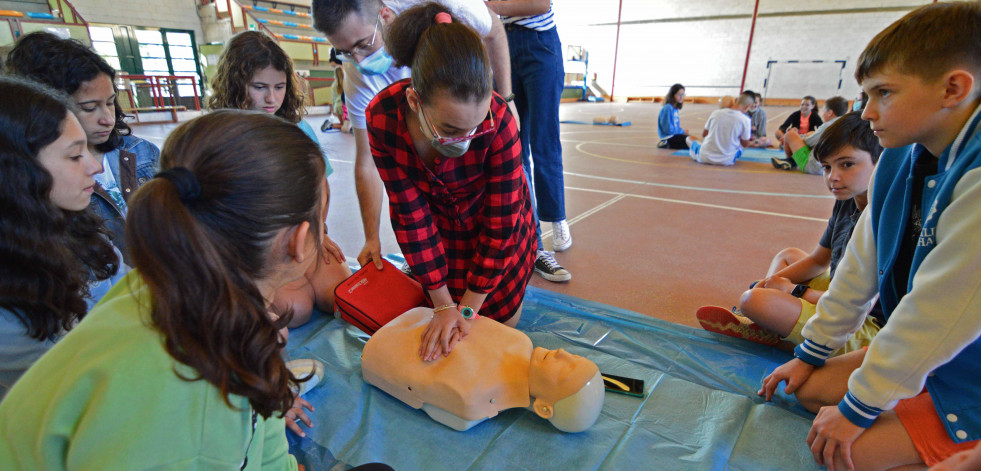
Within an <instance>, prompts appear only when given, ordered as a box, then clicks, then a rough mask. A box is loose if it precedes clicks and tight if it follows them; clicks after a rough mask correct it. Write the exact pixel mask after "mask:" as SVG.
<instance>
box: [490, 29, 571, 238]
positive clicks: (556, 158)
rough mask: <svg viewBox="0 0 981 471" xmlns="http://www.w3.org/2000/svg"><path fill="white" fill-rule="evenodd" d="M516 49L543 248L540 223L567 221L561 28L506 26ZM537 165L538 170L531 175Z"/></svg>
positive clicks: (515, 73)
mask: <svg viewBox="0 0 981 471" xmlns="http://www.w3.org/2000/svg"><path fill="white" fill-rule="evenodd" d="M505 27H506V29H507V35H508V46H509V47H510V49H511V87H512V89H513V91H514V104H515V107H516V108H517V109H518V117H519V118H520V119H521V158H522V161H523V163H524V167H525V177H527V178H528V186H529V187H530V189H531V195H532V198H531V200H532V205H533V209H534V212H535V219H536V221H535V226H536V232H537V233H538V244H539V247H541V246H542V245H541V234H542V229H541V225H540V224H539V223H538V220H542V221H546V222H555V221H561V220H563V219H565V180H564V177H563V175H562V143H561V142H560V141H559V100H560V98H561V97H562V88H563V83H564V81H565V62H564V61H563V60H562V45H561V44H560V43H559V33H558V31H557V30H556V28H552V29H550V30H548V31H535V30H531V29H528V28H524V27H521V26H517V25H505ZM532 161H534V163H535V165H534V170H532Z"/></svg>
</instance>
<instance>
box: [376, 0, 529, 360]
mask: <svg viewBox="0 0 981 471" xmlns="http://www.w3.org/2000/svg"><path fill="white" fill-rule="evenodd" d="M385 43H386V44H387V45H388V46H387V47H388V49H389V52H390V53H391V54H392V57H394V59H395V61H396V63H397V64H399V65H404V66H411V70H412V76H411V78H410V79H407V80H402V81H399V82H396V83H393V84H392V85H390V86H389V87H388V88H386V89H384V90H382V91H381V92H380V93H379V94H378V95H377V96H376V97H375V98H374V99H373V100H372V101H371V103H370V104H369V105H368V108H367V111H366V116H367V121H368V134H369V140H370V143H371V153H372V156H373V157H374V161H375V165H376V166H377V168H378V172H379V173H380V175H381V178H382V181H383V182H384V184H385V189H386V190H387V192H388V197H389V200H390V213H391V218H392V227H393V228H394V229H395V235H396V238H397V239H398V242H399V246H400V247H401V248H402V252H403V254H404V255H405V258H406V260H407V261H408V262H409V264H410V266H411V267H412V274H413V275H414V276H415V277H416V279H417V280H419V282H420V283H422V285H423V286H424V287H425V289H426V290H427V292H428V295H429V298H430V300H431V301H432V303H433V306H434V310H435V315H434V316H433V320H432V322H431V323H430V325H429V327H428V328H427V329H426V330H425V332H424V333H423V338H422V347H421V348H420V352H419V353H420V356H421V357H422V358H423V359H424V360H427V361H428V360H433V359H436V358H439V357H441V356H445V355H447V354H449V353H450V351H451V350H452V349H453V346H454V345H455V344H456V342H458V341H460V340H462V339H463V338H464V337H465V336H466V335H467V333H468V332H469V329H470V322H469V319H472V318H473V317H474V316H475V315H477V313H479V315H482V316H486V317H489V318H491V319H495V320H497V321H499V322H503V323H505V324H507V325H510V326H512V327H513V326H514V325H515V324H517V322H518V319H519V318H520V315H521V305H522V300H523V298H524V291H525V287H526V286H527V284H528V278H529V276H530V275H531V272H532V268H533V264H534V260H535V251H536V248H537V247H536V245H537V244H536V242H535V237H534V236H535V230H534V225H533V224H534V223H533V220H532V212H531V200H530V199H529V194H528V185H527V182H526V181H525V177H524V172H523V171H522V166H521V142H520V139H519V137H518V129H517V125H516V122H515V120H514V117H513V116H512V115H511V112H510V111H509V110H508V106H507V102H505V101H504V99H502V98H501V97H500V96H499V95H497V94H495V93H493V91H492V83H491V82H492V81H491V66H490V62H489V60H488V56H487V52H486V51H485V49H484V46H483V44H482V43H481V40H480V38H479V37H478V36H477V34H476V33H474V32H473V30H471V29H470V28H468V27H466V26H464V25H462V24H460V23H458V22H456V21H455V20H454V19H453V18H452V17H451V16H450V14H449V13H448V11H447V9H446V7H443V6H441V5H439V4H437V3H426V4H424V5H420V6H417V7H414V8H412V9H409V10H407V11H405V12H404V13H402V14H401V15H399V16H398V17H397V18H396V19H395V21H394V23H393V24H392V25H391V27H390V28H388V30H387V32H386V36H385ZM448 45H453V47H447V46H448Z"/></svg>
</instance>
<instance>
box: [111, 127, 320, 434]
mask: <svg viewBox="0 0 981 471" xmlns="http://www.w3.org/2000/svg"><path fill="white" fill-rule="evenodd" d="M160 167H161V169H162V170H164V171H167V170H168V169H172V168H175V167H180V168H182V170H181V171H180V172H181V173H182V174H187V172H189V173H190V174H191V175H193V177H191V178H192V179H193V180H196V182H195V183H193V184H192V185H191V186H192V187H194V186H196V187H198V188H199V189H200V191H199V192H198V193H197V195H196V196H193V197H188V196H187V194H186V193H185V194H184V199H182V198H181V194H182V193H181V190H180V189H179V188H178V183H175V182H174V181H173V180H171V179H168V178H154V179H152V180H150V181H149V182H147V183H146V184H144V185H143V186H142V187H140V189H139V190H138V191H137V192H136V194H134V195H133V197H132V198H131V199H130V201H129V215H128V217H127V219H126V240H129V241H132V242H131V243H130V244H131V245H130V253H131V255H132V260H133V262H134V265H135V267H136V269H137V270H139V273H140V275H141V276H142V278H143V280H144V281H145V282H146V284H147V286H148V287H149V289H150V292H151V294H152V299H153V301H152V308H151V321H152V323H153V325H154V326H155V328H156V329H157V330H159V331H160V332H161V333H162V334H163V336H164V338H165V348H166V349H167V352H168V353H169V354H170V356H172V357H174V359H176V360H177V361H179V362H181V363H183V364H185V365H188V366H190V367H192V368H193V369H194V370H195V371H196V372H197V374H198V376H197V377H186V376H183V375H181V374H180V373H177V372H176V371H175V373H177V374H178V376H180V377H181V378H182V379H185V380H188V381H195V380H199V379H204V380H205V381H207V382H209V383H211V384H212V385H214V386H215V387H217V388H219V389H220V390H221V393H222V395H223V396H224V398H225V401H226V403H228V404H229V406H231V403H230V401H229V399H228V397H229V395H230V394H237V395H241V396H245V397H247V398H248V399H249V402H250V403H251V404H252V407H253V408H254V409H255V410H256V412H258V413H259V414H261V415H262V416H263V417H269V416H270V415H271V414H272V413H274V412H279V413H281V414H282V413H285V412H286V411H287V410H288V409H289V408H290V407H291V405H292V403H293V393H292V392H291V386H295V384H296V382H297V378H296V377H294V376H293V375H291V374H290V371H289V370H288V369H287V368H286V364H285V363H284V360H283V355H282V349H283V347H284V346H285V343H284V342H283V341H282V340H280V337H279V329H280V328H282V327H283V326H285V325H286V324H287V323H288V322H289V320H290V317H291V313H290V312H285V313H281V314H282V315H281V316H280V317H279V319H278V320H276V321H273V320H272V318H271V316H270V315H269V309H268V308H267V307H266V302H265V300H264V299H263V296H262V293H260V291H259V288H258V287H257V286H256V282H257V280H260V279H262V278H264V277H267V276H270V271H271V270H275V269H276V267H275V266H273V264H272V262H271V261H270V259H271V257H272V255H271V254H270V253H271V247H272V245H273V244H272V243H271V241H272V240H273V239H274V238H275V237H276V235H277V234H278V233H279V232H280V231H281V230H283V229H285V228H289V227H292V226H295V225H297V224H301V223H303V222H309V223H310V224H311V226H312V227H314V228H316V227H318V226H319V225H322V224H323V217H322V214H321V213H322V205H321V195H322V193H323V188H324V187H323V181H324V172H325V164H324V159H323V156H322V154H321V153H320V147H319V146H318V145H317V144H316V143H314V142H313V141H311V140H310V138H308V137H307V136H306V134H304V133H303V131H302V130H300V128H298V127H297V126H296V125H294V124H290V123H288V122H287V121H286V120H284V119H282V118H278V117H275V116H272V115H270V114H268V113H263V112H258V111H245V110H218V111H215V112H212V113H208V114H205V115H203V116H201V117H198V118H195V119H193V120H191V121H188V122H187V123H184V124H183V125H181V126H180V127H178V128H177V129H175V130H174V131H173V132H172V133H171V134H170V137H168V138H167V141H166V143H165V144H164V147H163V150H162V151H161V153H160ZM185 178H186V177H185ZM317 246H318V247H319V243H318V244H317Z"/></svg>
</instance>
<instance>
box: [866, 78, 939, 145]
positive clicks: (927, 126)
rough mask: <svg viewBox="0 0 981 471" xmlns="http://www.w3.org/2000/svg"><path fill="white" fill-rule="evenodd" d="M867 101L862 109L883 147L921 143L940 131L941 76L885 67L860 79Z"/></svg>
mask: <svg viewBox="0 0 981 471" xmlns="http://www.w3.org/2000/svg"><path fill="white" fill-rule="evenodd" d="M862 89H864V90H865V93H866V94H868V96H869V102H868V104H866V105H865V111H863V112H862V119H865V120H867V121H868V122H869V124H870V125H871V126H872V131H873V132H874V133H875V135H876V137H878V138H879V144H881V145H882V147H902V146H906V145H909V144H913V143H920V144H923V143H924V142H927V140H928V139H929V137H930V136H935V135H937V134H939V131H938V129H939V127H940V126H941V122H940V115H942V114H943V113H941V112H942V111H943V110H944V108H943V97H944V86H943V80H942V79H938V80H936V81H933V82H927V81H924V80H922V79H920V78H919V77H916V76H913V75H908V74H902V73H898V72H894V71H892V70H889V69H886V70H884V71H882V72H873V73H872V74H869V76H868V77H867V78H866V79H865V80H864V81H862Z"/></svg>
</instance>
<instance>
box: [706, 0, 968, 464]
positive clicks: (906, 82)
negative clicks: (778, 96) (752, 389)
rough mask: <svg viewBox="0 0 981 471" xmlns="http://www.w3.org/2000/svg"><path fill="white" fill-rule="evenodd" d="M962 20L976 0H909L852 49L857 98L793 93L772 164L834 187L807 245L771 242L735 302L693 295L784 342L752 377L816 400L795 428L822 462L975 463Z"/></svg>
mask: <svg viewBox="0 0 981 471" xmlns="http://www.w3.org/2000/svg"><path fill="white" fill-rule="evenodd" d="M954 25H956V26H954ZM948 26H953V27H955V28H956V30H957V31H958V32H959V35H958V36H956V37H955V35H952V34H947V33H945V32H944V31H946V30H945V29H944V28H946V27H948ZM961 34H963V35H964V36H961ZM965 37H967V38H976V39H981V5H978V4H976V3H974V4H970V5H968V4H960V5H953V4H936V5H931V6H928V7H923V8H920V9H917V10H915V11H913V12H912V13H910V14H908V15H907V16H905V17H904V18H902V19H901V20H899V21H897V22H896V23H894V24H892V25H891V26H889V27H888V28H886V29H885V30H884V31H882V32H881V33H879V34H878V35H877V36H876V37H875V38H874V39H873V40H872V42H871V43H870V44H869V46H868V47H867V48H866V50H865V51H864V52H863V53H862V55H861V56H860V57H859V61H858V68H857V71H856V73H855V76H856V79H857V80H858V81H859V83H860V84H861V85H862V88H863V89H864V91H865V92H866V93H867V94H863V96H862V99H861V103H860V104H858V106H857V108H858V110H856V111H851V112H848V103H847V101H846V100H845V99H844V98H841V97H833V98H831V99H829V100H827V101H826V102H825V105H824V110H823V112H822V113H821V114H820V115H816V103H815V101H814V100H813V98H811V97H805V99H804V101H803V102H802V105H801V110H800V111H799V112H795V113H794V115H792V116H791V117H790V118H789V119H788V121H793V122H790V123H785V126H786V127H784V126H782V127H781V132H780V133H778V136H777V137H778V138H782V140H783V146H784V150H785V152H786V156H787V157H786V159H775V161H774V165H775V166H777V164H778V163H779V164H781V166H782V167H783V168H787V169H790V168H799V169H802V170H804V171H806V172H808V173H812V172H816V171H820V172H821V173H823V175H824V177H825V183H826V185H827V188H828V189H829V191H831V193H832V195H833V196H834V197H835V199H836V200H837V201H836V202H835V206H834V209H833V210H832V215H831V217H830V218H829V221H828V226H827V228H826V229H825V231H824V234H823V235H822V237H821V239H820V242H819V244H818V246H817V247H815V248H814V249H813V250H812V251H810V252H809V253H808V252H806V251H805V250H802V249H799V248H796V247H790V248H786V249H783V250H781V251H780V252H779V253H777V255H776V256H775V257H774V258H773V260H772V261H771V262H770V266H769V269H768V271H767V273H766V276H765V277H764V278H762V279H761V280H758V281H755V282H753V283H752V284H750V289H749V290H747V291H746V292H744V293H743V295H742V296H741V298H740V300H739V304H738V306H736V307H734V308H733V309H732V311H730V310H727V309H724V308H721V307H715V306H706V307H703V308H701V309H699V310H698V312H697V313H696V316H697V318H698V321H699V323H700V324H701V325H702V326H703V327H704V328H705V329H707V330H710V331H714V332H718V333H722V334H725V335H729V336H733V337H738V338H742V339H746V340H749V341H752V342H756V343H760V344H764V345H769V346H775V347H782V348H785V349H788V350H789V349H792V350H793V352H794V357H795V358H794V359H793V360H791V361H790V362H788V363H786V364H784V365H782V366H780V367H779V368H777V369H776V370H775V371H773V372H772V373H771V374H770V375H768V376H767V377H766V378H764V380H763V384H762V387H761V389H760V391H759V394H760V395H761V396H764V397H765V398H766V399H767V400H770V399H771V398H772V397H773V395H774V393H775V392H776V389H777V388H778V387H779V385H780V383H782V382H786V387H785V388H784V389H783V391H784V392H785V393H787V394H794V395H795V396H796V398H797V399H798V400H799V401H800V403H801V404H802V405H803V406H804V407H805V408H806V409H808V410H810V411H811V412H814V413H816V414H817V417H816V419H815V420H814V423H813V425H812V428H811V431H810V433H809V435H808V439H807V442H808V445H809V447H810V450H811V452H812V453H813V455H814V458H815V460H816V461H817V462H818V463H819V464H824V465H826V466H827V467H828V469H923V468H925V467H926V465H930V466H934V465H935V466H936V467H935V468H933V469H965V470H966V469H978V464H979V463H981V446H979V439H981V416H979V415H978V413H977V411H978V410H979V406H981V383H979V382H978V379H977V378H978V377H979V376H978V366H977V362H976V358H978V357H977V355H978V354H979V353H981V338H979V335H981V298H979V297H978V296H977V293H978V291H979V289H981V279H979V278H978V276H977V273H978V271H977V270H978V261H979V260H981V245H979V244H978V243H977V241H976V237H975V235H974V234H976V233H977V231H978V230H979V229H981V211H979V209H981V207H979V202H981V199H979V198H981V132H979V131H981V86H979V85H978V82H977V77H979V74H981V60H979V57H981V55H979V54H981V50H978V44H981V42H979V41H976V40H975V41H973V43H972V42H971V41H970V40H968V41H965V40H964V38H965ZM969 43H970V44H969ZM744 105H745V102H744V104H743V105H742V106H744ZM802 117H803V118H802ZM805 128H806V129H810V130H813V131H812V132H811V133H805V132H804V129H805Z"/></svg>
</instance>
